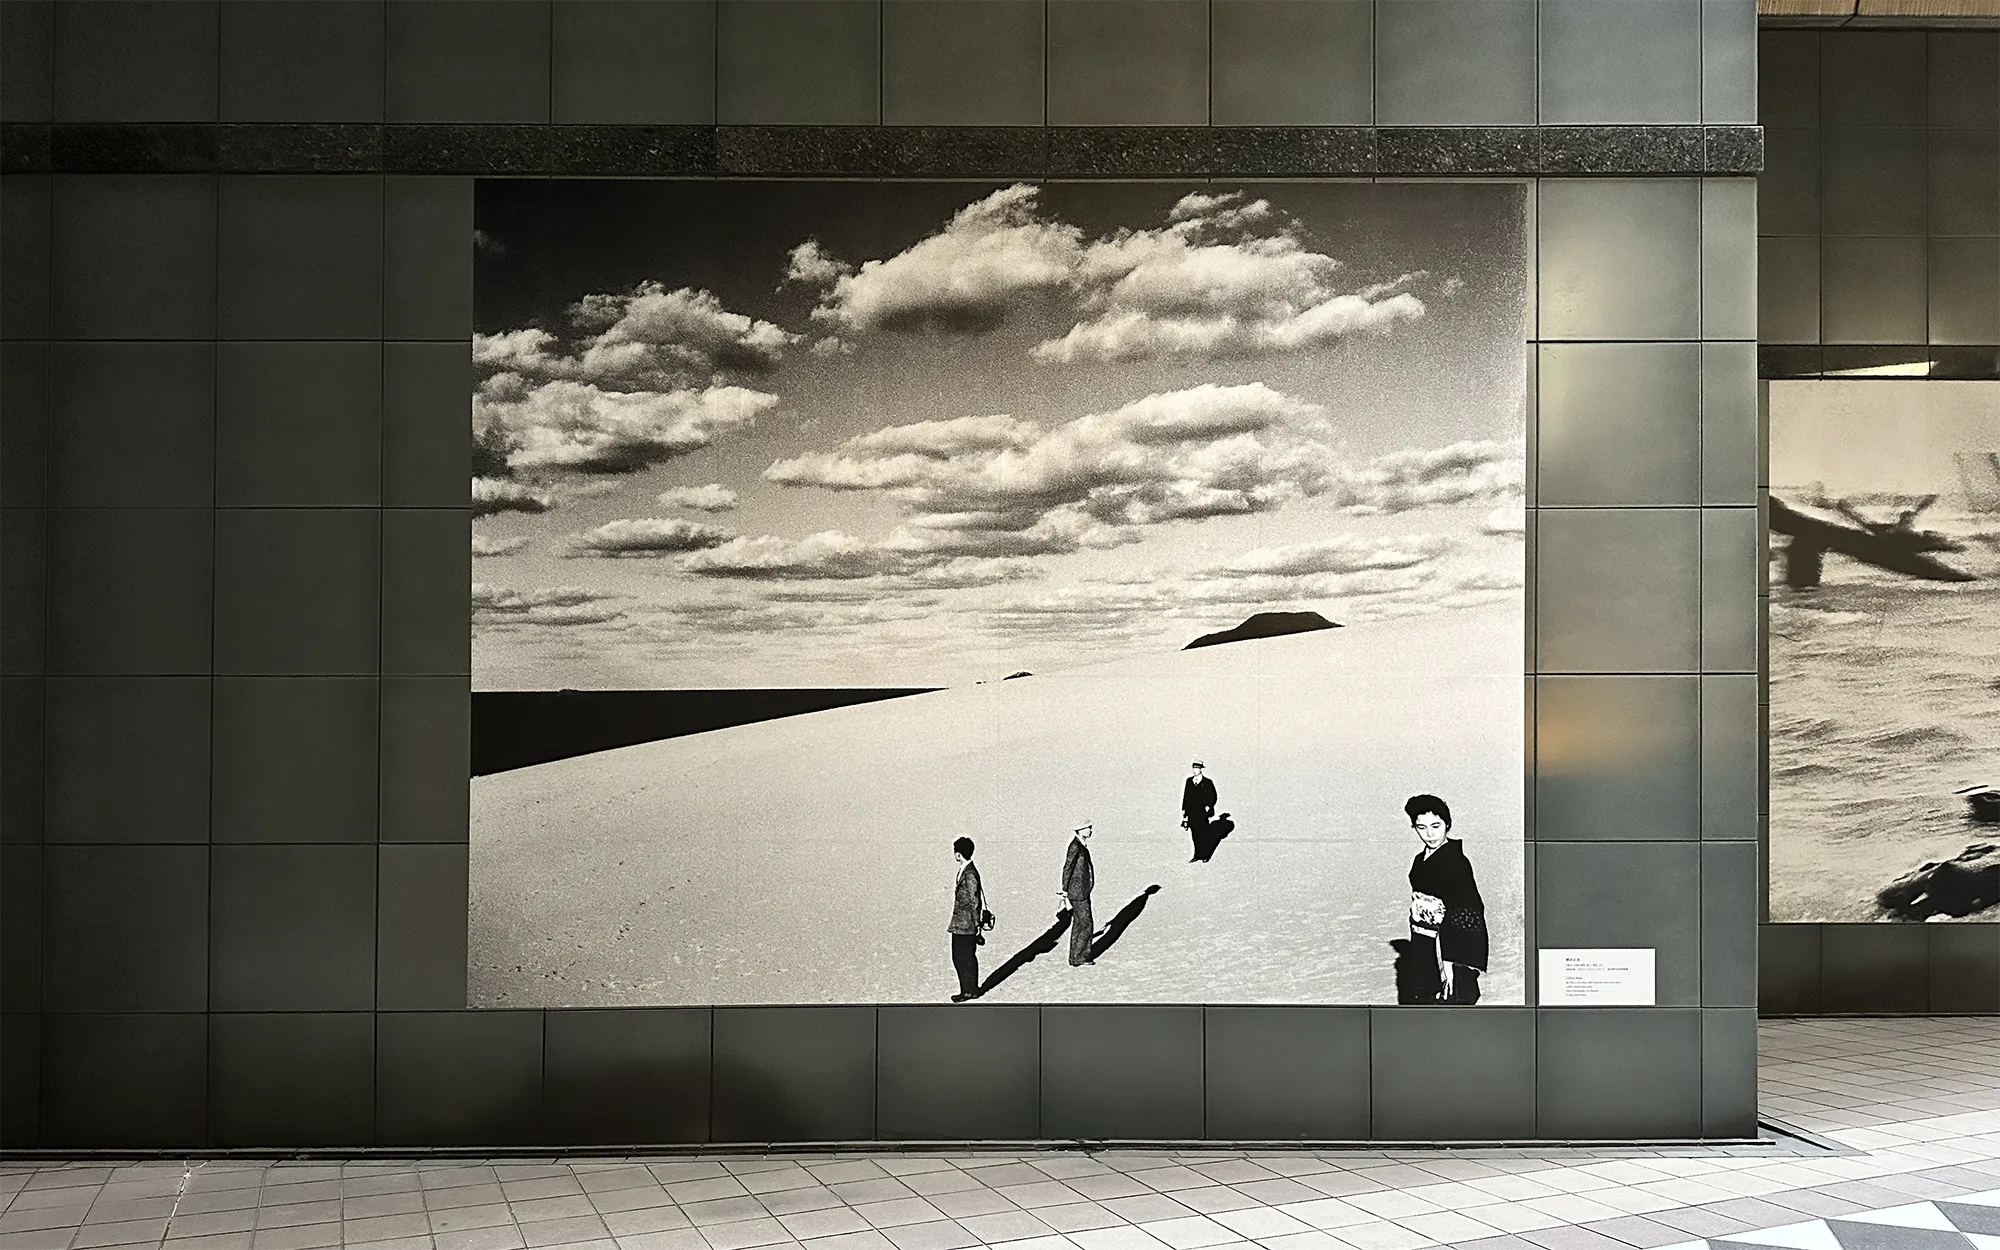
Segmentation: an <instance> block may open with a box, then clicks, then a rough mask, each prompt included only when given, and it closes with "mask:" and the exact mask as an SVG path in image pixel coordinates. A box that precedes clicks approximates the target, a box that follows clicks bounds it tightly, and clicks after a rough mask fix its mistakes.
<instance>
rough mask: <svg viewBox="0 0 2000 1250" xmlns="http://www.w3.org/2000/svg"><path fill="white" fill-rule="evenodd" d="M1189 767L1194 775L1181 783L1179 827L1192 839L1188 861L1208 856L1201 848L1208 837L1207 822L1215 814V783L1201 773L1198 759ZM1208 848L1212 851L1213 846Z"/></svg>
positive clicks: (1200, 764) (1191, 861) (1200, 763)
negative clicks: (1191, 854) (1191, 851)
mask: <svg viewBox="0 0 2000 1250" xmlns="http://www.w3.org/2000/svg"><path fill="white" fill-rule="evenodd" d="M1191 767H1193V769H1194V775H1193V776H1191V777H1189V778H1188V779H1187V780H1186V781H1185V782H1183V783H1182V785H1181V828H1183V829H1185V830H1187V831H1188V836H1189V837H1191V838H1193V839H1194V857H1193V858H1192V859H1190V860H1189V861H1188V862H1189V863H1193V862H1194V861H1195V860H1197V859H1206V858H1208V856H1206V855H1203V854H1202V848H1203V844H1204V843H1205V842H1206V841H1207V838H1208V822H1209V820H1210V818H1211V817H1213V816H1214V815H1215V783H1214V782H1213V781H1210V780H1209V779H1208V778H1207V777H1205V776H1203V775H1202V762H1201V761H1200V760H1196V761H1195V762H1194V763H1193V765H1191ZM1208 849H1209V852H1210V853H1211V854H1213V853H1214V849H1215V848H1214V847H1209V848H1208Z"/></svg>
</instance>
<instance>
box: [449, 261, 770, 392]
mask: <svg viewBox="0 0 2000 1250" xmlns="http://www.w3.org/2000/svg"><path fill="white" fill-rule="evenodd" d="M569 323H570V328H571V329H572V330H573V331H574V332H575V337H574V341H573V342H571V343H569V344H565V343H564V342H563V340H562V339H561V338H560V337H559V336H558V335H556V334H554V333H551V332H550V331H548V330H545V329H542V328H541V327H538V326H529V327H524V328H521V329H516V330H508V331H503V332H501V333H498V334H475V335H473V337H472V361H473V364H474V365H476V366H478V367H479V368H480V369H482V370H489V371H495V372H508V373H518V374H521V375H522V376H524V377H527V378H531V379H534V380H537V381H549V380H555V379H562V380H567V381H575V382H587V383H590V384H593V385H597V386H603V387H607V388H610V389H615V390H655V391H658V390H674V389H680V388H684V387H689V386H699V385H702V384H704V383H706V382H708V381H709V380H710V379H711V378H712V377H713V375H715V374H717V373H736V374H748V375H752V376H757V375H762V374H766V373H769V372H770V371H771V370H772V369H774V368H776V367H777V364H778V361H779V359H780V357H781V356H782V355H783V353H784V349H785V348H787V347H789V346H791V345H792V344H794V343H796V342H798V340H799V336H798V335H796V334H792V333H790V332H789V331H786V330H784V329H781V328H780V327H778V326H776V325H773V324H772V323H771V322H768V321H760V320H758V319H756V318H754V317H749V316H745V315H744V314H742V313H737V312H731V311H729V310H728V309H726V308H724V307H723V306H722V301H721V300H719V299H717V298H716V297H715V296H714V295H713V294H712V293H710V292H708V291H702V290H696V289H694V288H692V287H680V288H678V289H676V290H671V291H670V290H668V289H667V288H666V287H665V286H664V285H663V284H661V283H659V282H650V281H649V282H641V283H640V284H639V285H638V286H636V287H634V288H632V289H631V290H630V291H624V292H620V293H618V294H594V295H586V296H584V297H583V298H582V299H580V300H578V301H577V302H576V303H574V304H572V305H570V308H569Z"/></svg>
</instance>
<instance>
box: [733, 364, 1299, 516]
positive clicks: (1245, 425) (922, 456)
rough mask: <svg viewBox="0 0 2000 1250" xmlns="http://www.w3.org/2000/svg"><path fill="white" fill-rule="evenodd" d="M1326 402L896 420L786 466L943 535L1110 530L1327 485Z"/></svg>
mask: <svg viewBox="0 0 2000 1250" xmlns="http://www.w3.org/2000/svg"><path fill="white" fill-rule="evenodd" d="M1321 417H1322V410H1321V409H1320V408H1319V407H1318V406H1317V405H1314V404H1309V403H1306V402H1304V401H1302V400H1297V399H1294V398H1292V397H1291V396H1288V395H1285V394H1283V393H1282V392H1280V391H1276V390H1273V389H1271V388H1270V387H1268V386H1265V385H1264V384H1263V383H1261V382H1251V383H1247V384H1244V385H1240V386H1218V385H1216V384H1214V383H1204V384H1202V385H1200V386H1197V387H1193V388H1190V389H1188V390H1182V391H1171V392H1166V393H1163V394H1156V395H1148V396H1146V397H1145V398H1143V399H1139V400H1135V401H1134V402H1132V403H1129V404H1126V405H1124V406H1123V407H1121V408H1117V409H1114V410H1112V411H1110V412H1104V413H1092V414H1088V415H1086V416H1082V417H1078V418H1076V419H1075V420H1073V421H1069V422H1065V423H1063V424H1061V425H1058V426H1055V427H1053V428H1049V429H1044V428H1043V427H1041V426H1038V425H1036V424H1034V423H1032V422H1027V421H1022V420H1018V419H1016V418H1013V417H1007V416H991V417H975V418H966V419H961V420H958V421H933V422H921V423H918V424H916V425H909V426H892V427H890V428H888V429H885V430H879V431H876V432H875V433H872V434H865V435H862V436H860V437H859V438H854V439H850V440H848V441H847V442H846V443H844V444H842V445H841V446H840V447H839V448H837V449H835V450H834V451H832V452H808V453H806V454H804V455H801V456H795V457H792V458H790V459H786V460H780V461H778V462H776V463H775V464H773V465H772V466H771V467H770V468H769V469H766V470H765V472H764V476H765V478H767V479H768V480H770V481H773V482H776V483H779V484H780V485H785V486H817V487H821V488H824V489H828V490H880V491H887V492H890V493H891V494H892V496H893V497H894V498H895V499H896V500H897V502H898V503H899V504H901V505H902V507H903V508H904V509H905V511H906V513H907V514H909V515H911V516H912V517H913V518H919V519H920V518H926V517H930V518H935V520H933V521H930V522H926V523H927V524H929V525H930V527H931V528H956V529H960V530H973V529H979V528H984V529H988V530H993V531H1001V532H1019V531H1022V530H1026V529H1029V528H1031V527H1032V526H1034V525H1035V524H1037V523H1038V522H1040V521H1042V520H1043V519H1045V518H1047V517H1049V516H1050V515H1052V514H1060V513H1061V512H1062V511H1063V510H1067V511H1068V514H1069V515H1072V516H1075V517H1078V518H1088V519H1090V520H1093V521H1095V522H1098V523H1101V524H1103V525H1107V526H1120V525H1148V524H1156V523H1158V522H1162V521H1169V520H1175V519H1180V518H1188V517H1201V516H1215V515H1221V514H1226V513H1246V512H1258V511H1263V510H1266V509H1269V508H1273V507H1276V506H1278V505H1279V504H1281V503H1283V502H1285V501H1286V500H1289V499H1293V498H1297V497H1299V496H1300V495H1305V494H1313V493H1316V492H1317V491H1319V490H1320V489H1323V487H1324V485H1325V484H1326V482H1327V481H1328V480H1329V475H1330V474H1331V472H1332V470H1333V467H1334V466H1333V463H1332V453H1331V452H1330V450H1329V449H1328V448H1327V447H1326V446H1325V445H1324V444H1323V443H1322V442H1320V441H1319V440H1318V439H1317V438H1316V437H1315V436H1314V429H1313V427H1314V426H1316V424H1317V423H1318V422H1319V420H1320V419H1321Z"/></svg>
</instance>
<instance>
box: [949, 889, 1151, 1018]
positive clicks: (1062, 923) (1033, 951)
mask: <svg viewBox="0 0 2000 1250" xmlns="http://www.w3.org/2000/svg"><path fill="white" fill-rule="evenodd" d="M1159 890H1160V887H1159V886H1157V885H1149V886H1147V887H1146V888H1145V889H1143V890H1141V891H1140V892H1139V896H1138V897H1137V898H1135V899H1133V900H1132V901H1131V902H1129V903H1127V904H1125V906H1123V907H1121V908H1119V909H1118V914H1117V915H1115V916H1113V917H1112V918H1111V923H1110V924H1108V925H1105V926H1104V932H1102V933H1101V934H1099V935H1098V936H1097V939H1096V940H1095V941H1094V942H1092V943H1091V945H1090V957H1091V958H1092V959H1095V958H1097V957H1098V956H1099V955H1102V954H1103V953H1104V952H1105V951H1107V950H1109V949H1111V944H1112V943H1114V942H1116V941H1117V940H1118V939H1119V938H1120V937H1122V936H1124V933H1125V930H1126V929H1128V928H1130V927H1131V924H1132V922H1133V921H1134V920H1137V919H1138V918H1139V913H1140V912H1142V911H1144V910H1146V900H1147V899H1149V898H1151V897H1152V896H1153V895H1155V894H1157V893H1159ZM1067 932H1069V908H1067V907H1065V908H1063V909H1062V910H1061V911H1059V912H1057V913H1056V922H1055V923H1054V924H1052V925H1050V926H1049V927H1048V928H1047V929H1045V930H1043V931H1042V932H1041V933H1040V934H1039V935H1038V936H1037V937H1036V938H1035V940H1034V941H1032V942H1030V943H1028V944H1027V945H1026V946H1023V947H1022V948H1021V949H1020V950H1018V951H1015V952H1014V955H1013V957H1012V958H1011V959H1009V960H1008V961H1007V962H1006V963H1004V964H1001V965H1000V966H999V967H998V968H995V969H994V970H993V971H992V972H991V973H990V974H988V975H987V977H986V979H985V980H984V981H982V982H980V984H979V992H980V994H982V995H985V994H990V993H992V992H993V987H994V986H996V985H999V984H1000V983H1001V982H1002V981H1005V980H1006V979H1007V978H1008V977H1011V976H1013V975H1014V974H1015V973H1016V972H1019V971H1020V970H1021V969H1022V968H1023V967H1025V966H1027V965H1028V964H1031V963H1033V962H1034V961H1035V960H1036V958H1038V957H1039V956H1042V955H1046V954H1048V953H1049V952H1050V951H1052V950H1054V949H1055V948H1056V947H1057V945H1059V944H1060V943H1061V942H1062V939H1063V935H1064V934H1065V933H1067Z"/></svg>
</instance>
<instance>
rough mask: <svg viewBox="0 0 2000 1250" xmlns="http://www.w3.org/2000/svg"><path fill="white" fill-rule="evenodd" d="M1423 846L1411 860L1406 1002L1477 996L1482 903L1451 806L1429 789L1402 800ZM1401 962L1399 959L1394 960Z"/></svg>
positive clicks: (1468, 1000) (1482, 961) (1402, 996)
mask: <svg viewBox="0 0 2000 1250" xmlns="http://www.w3.org/2000/svg"><path fill="white" fill-rule="evenodd" d="M1403 813H1404V814H1405V815H1407V816H1408V817H1409V818H1410V828H1411V829H1412V830H1414V831H1415V832H1416V835H1417V837H1418V838H1419V839H1420V840H1421V841H1422V842H1423V844H1424V847H1423V850H1421V851H1419V852H1417V857H1416V858H1415V859H1414V860H1411V861H1410V944H1409V948H1408V952H1407V954H1408V957H1409V958H1408V965H1409V967H1408V972H1409V975H1408V976H1407V978H1405V977H1398V978H1397V980H1398V981H1399V982H1404V984H1401V985H1399V990H1400V991H1401V992H1400V993H1399V994H1398V995H1397V997H1398V1000H1399V1001H1401V1002H1405V1003H1455V1004H1463V1005H1470V1004H1472V1003H1476V1002H1478V1001H1479V974H1480V973H1482V972H1484V971H1486V904H1485V902H1484V901H1483V900H1481V899H1480V897H1479V884H1478V882H1476V881H1474V880H1473V877H1472V861H1471V860H1469V859H1467V858H1466V857H1465V844H1464V843H1462V842H1460V841H1459V840H1458V839H1456V838H1454V837H1452V836H1451V808H1450V807H1449V806H1447V805H1446V803H1445V801H1444V800H1443V799H1441V798H1438V797H1437V796H1436V795H1434V794H1419V795H1417V796H1415V797H1414V798H1412V799H1411V800H1410V801H1409V802H1407V803H1405V804H1403ZM1399 962H1401V961H1399Z"/></svg>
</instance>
